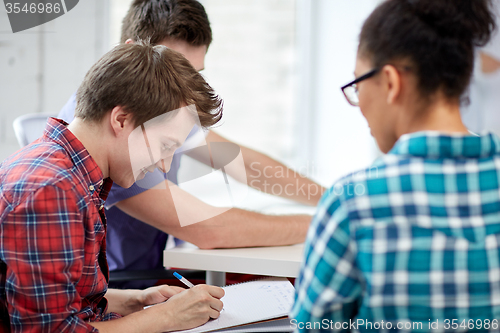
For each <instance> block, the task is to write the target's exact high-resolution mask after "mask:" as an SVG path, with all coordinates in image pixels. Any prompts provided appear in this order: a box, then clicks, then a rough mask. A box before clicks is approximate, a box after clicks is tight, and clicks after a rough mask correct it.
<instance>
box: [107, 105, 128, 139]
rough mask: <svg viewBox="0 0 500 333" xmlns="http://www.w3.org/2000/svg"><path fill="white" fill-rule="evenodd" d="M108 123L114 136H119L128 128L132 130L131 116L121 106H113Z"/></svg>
mask: <svg viewBox="0 0 500 333" xmlns="http://www.w3.org/2000/svg"><path fill="white" fill-rule="evenodd" d="M109 122H110V125H111V128H112V130H113V133H114V135H115V136H119V135H120V134H121V133H123V132H124V131H125V130H127V129H128V127H132V129H133V121H132V114H131V113H130V112H127V111H126V110H125V109H124V108H123V107H121V106H115V107H114V108H113V110H111V112H110V117H109Z"/></svg>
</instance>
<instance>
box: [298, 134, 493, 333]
mask: <svg viewBox="0 0 500 333" xmlns="http://www.w3.org/2000/svg"><path fill="white" fill-rule="evenodd" d="M499 175H500V139H499V138H498V137H496V136H495V135H493V134H485V135H482V136H473V135H445V134H440V133H437V132H419V133H413V134H409V135H404V136H402V137H401V138H400V139H399V140H398V142H397V143H396V145H395V146H394V148H393V149H392V150H391V151H390V152H389V153H388V154H387V155H385V156H383V157H382V158H380V159H378V160H377V161H376V162H375V163H374V164H373V165H372V167H370V168H369V169H366V170H364V171H361V172H358V173H354V174H351V175H349V176H347V177H345V178H343V179H341V180H339V181H338V182H337V183H336V184H335V185H334V186H333V187H332V188H331V189H330V190H329V192H328V193H326V194H325V195H324V196H323V198H322V199H321V202H320V203H319V206H318V209H317V212H316V215H315V217H314V219H313V221H312V224H311V227H310V229H309V232H308V235H307V240H306V245H305V262H304V263H303V265H302V268H301V272H300V275H299V278H298V279H297V280H296V288H297V292H296V300H295V304H294V307H293V309H292V313H291V317H292V318H294V319H296V320H297V323H304V324H305V323H307V322H316V324H317V325H316V329H314V326H311V325H310V326H309V328H312V329H311V330H307V329H306V327H305V326H302V325H301V326H302V327H304V328H303V329H299V326H297V331H328V332H330V331H332V330H331V328H332V325H333V324H334V323H337V322H338V323H345V322H347V323H352V321H356V320H357V319H360V320H364V322H365V323H367V322H371V323H372V324H373V323H375V322H378V323H379V324H380V322H381V321H382V320H383V321H384V322H385V323H387V322H390V323H391V326H392V328H393V329H394V328H396V327H397V326H396V325H397V324H398V323H402V324H405V323H411V324H412V325H414V323H419V322H420V323H422V326H421V327H422V330H418V331H429V332H440V331H446V328H447V327H446V325H445V324H446V323H445V322H444V320H445V319H450V320H452V319H456V320H457V322H458V324H461V323H462V321H463V320H464V319H466V320H469V319H475V320H478V321H477V323H478V324H479V323H482V324H484V323H485V322H486V320H489V321H490V323H491V321H492V320H493V319H500V251H499V249H500V245H499V244H500V191H499V181H500V180H499ZM325 319H326V320H325ZM350 319H351V322H350V321H349V320H350ZM323 320H325V321H323ZM429 320H430V321H431V322H435V321H436V320H438V322H439V328H437V329H435V328H436V327H432V328H429ZM330 321H331V322H330ZM320 323H323V324H325V323H329V324H328V325H326V324H325V325H324V326H321V325H319V324H320ZM359 323H361V321H360V322H359ZM406 325H407V324H406ZM344 326H345V327H344V328H346V327H347V325H344ZM448 326H450V325H448ZM372 327H373V326H369V325H364V326H363V325H361V326H351V325H350V324H349V325H348V329H357V330H359V331H361V332H363V331H377V332H383V331H386V329H382V328H380V326H379V329H375V328H372ZM400 327H404V326H400ZM408 327H409V326H408V325H407V326H406V328H408ZM411 327H412V328H411V329H409V330H406V331H417V330H416V329H415V330H414V329H413V328H418V327H419V326H418V324H417V325H415V326H411ZM484 327H486V326H484ZM484 327H482V328H481V329H480V330H483V331H484V330H485V329H484ZM333 328H334V330H335V326H334V325H333ZM336 328H340V326H339V324H338V325H337V326H336ZM386 328H387V327H386ZM473 328H475V329H478V328H479V325H475V326H474V327H473ZM486 328H488V327H486ZM489 328H490V329H491V328H494V327H493V326H491V324H490V326H489ZM449 331H453V332H457V331H459V330H458V329H454V330H453V329H450V330H449ZM493 331H496V332H498V331H499V330H498V326H497V329H494V330H493Z"/></svg>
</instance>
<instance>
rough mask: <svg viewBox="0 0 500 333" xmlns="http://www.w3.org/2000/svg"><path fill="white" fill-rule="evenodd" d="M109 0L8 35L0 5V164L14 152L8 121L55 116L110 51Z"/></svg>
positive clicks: (93, 0) (94, 0)
mask: <svg viewBox="0 0 500 333" xmlns="http://www.w3.org/2000/svg"><path fill="white" fill-rule="evenodd" d="M108 6H109V5H108V0H85V1H80V2H79V3H78V5H77V6H76V7H75V8H74V9H73V10H71V11H69V12H68V13H66V14H65V15H63V16H61V17H59V18H57V19H55V20H53V21H50V22H47V23H45V24H44V25H42V26H39V27H35V28H32V29H29V30H27V31H24V32H19V33H16V34H13V33H12V30H11V28H10V24H9V20H8V17H7V13H6V11H5V9H4V7H3V6H2V5H0V162H1V161H3V160H4V159H5V158H6V157H7V156H8V155H10V154H11V153H13V152H14V151H16V150H17V149H18V148H19V147H18V145H17V141H16V139H15V136H14V131H13V129H12V121H13V120H14V119H15V118H16V117H18V116H20V115H23V114H27V113H33V112H45V113H54V114H57V113H58V112H59V110H60V109H61V107H62V106H63V105H64V103H65V102H66V101H67V99H68V98H69V97H70V96H71V94H72V93H73V92H74V91H75V90H76V89H77V88H78V86H79V85H80V83H81V80H82V79H83V77H84V75H85V73H86V72H87V71H88V69H89V68H90V66H92V64H93V63H94V62H95V61H96V60H97V59H98V58H99V57H100V56H101V55H102V54H104V52H105V51H107V49H108V47H109V44H110V43H109V38H108V36H109V33H108V27H109V12H108Z"/></svg>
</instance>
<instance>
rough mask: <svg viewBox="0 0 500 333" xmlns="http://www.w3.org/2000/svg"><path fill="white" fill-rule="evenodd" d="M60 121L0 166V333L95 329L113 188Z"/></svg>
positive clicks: (100, 316)
mask: <svg viewBox="0 0 500 333" xmlns="http://www.w3.org/2000/svg"><path fill="white" fill-rule="evenodd" d="M102 177H103V176H102V172H101V170H100V169H99V167H98V166H97V164H96V163H95V161H94V160H93V159H92V157H91V156H90V155H89V153H88V152H87V150H86V149H85V147H84V146H83V145H82V143H81V142H80V141H79V140H78V139H77V138H76V137H75V136H74V135H73V134H72V133H71V132H70V131H69V130H68V129H67V128H66V124H65V123H63V122H62V121H60V120H56V119H53V118H51V119H49V121H48V123H47V127H46V128H45V133H44V135H43V137H42V138H41V139H39V140H37V141H35V142H34V143H32V144H30V145H29V146H26V147H25V148H23V149H21V150H20V151H18V152H17V153H15V154H14V155H12V156H11V157H9V158H8V159H7V160H5V161H4V162H3V163H2V164H1V165H0V332H4V331H6V332H9V331H12V332H53V331H57V332H97V330H96V329H95V328H93V327H92V326H90V325H89V324H88V322H89V321H102V320H108V319H111V318H115V317H117V316H118V315H116V314H113V313H111V314H108V315H105V313H106V309H107V300H106V298H104V294H105V293H106V290H107V281H108V265H107V262H106V237H105V235H106V219H105V216H104V210H103V204H104V200H105V199H106V196H107V194H108V192H109V189H110V187H111V183H112V182H111V181H110V180H109V179H106V180H103V178H102Z"/></svg>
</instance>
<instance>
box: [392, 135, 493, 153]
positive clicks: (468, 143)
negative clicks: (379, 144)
mask: <svg viewBox="0 0 500 333" xmlns="http://www.w3.org/2000/svg"><path fill="white" fill-rule="evenodd" d="M498 153H500V139H499V138H498V137H497V136H496V135H494V134H492V133H484V134H482V135H473V134H469V135H468V134H458V133H453V134H450V133H442V132H434V131H425V132H416V133H410V134H405V135H403V136H401V137H400V138H399V140H398V141H397V142H396V144H395V145H394V147H393V148H392V149H391V151H390V152H389V154H396V155H411V156H416V157H425V158H483V157H489V156H493V155H495V154H498Z"/></svg>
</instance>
